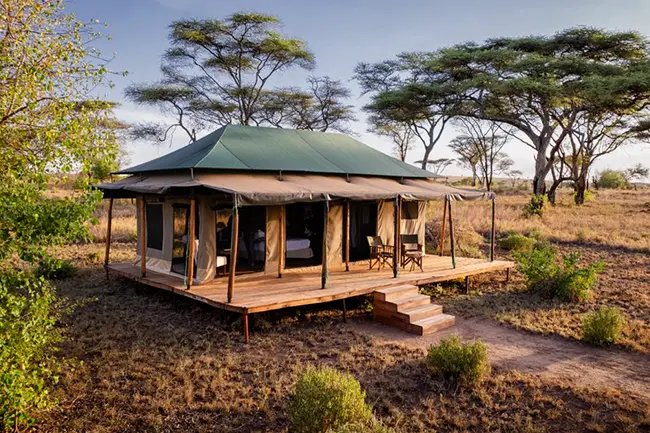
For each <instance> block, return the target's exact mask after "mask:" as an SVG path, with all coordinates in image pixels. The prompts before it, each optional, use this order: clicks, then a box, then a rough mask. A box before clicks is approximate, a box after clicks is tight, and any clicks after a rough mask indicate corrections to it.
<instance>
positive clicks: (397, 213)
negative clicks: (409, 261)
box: [393, 197, 402, 278]
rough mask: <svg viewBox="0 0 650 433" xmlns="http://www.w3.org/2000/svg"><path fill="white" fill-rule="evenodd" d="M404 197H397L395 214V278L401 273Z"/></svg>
mask: <svg viewBox="0 0 650 433" xmlns="http://www.w3.org/2000/svg"><path fill="white" fill-rule="evenodd" d="M401 211H402V199H401V198H400V197H397V198H396V199H395V215H394V216H393V223H394V225H393V235H394V241H393V248H394V249H393V278H397V276H398V275H399V261H400V245H399V232H400V222H401V217H402V215H401Z"/></svg>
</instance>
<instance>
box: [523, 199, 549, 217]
mask: <svg viewBox="0 0 650 433" xmlns="http://www.w3.org/2000/svg"><path fill="white" fill-rule="evenodd" d="M546 201H547V199H546V196H545V195H533V196H532V197H531V198H530V202H529V203H528V204H527V205H526V206H524V211H523V216H524V218H530V217H531V216H534V215H537V216H539V217H541V216H542V215H544V210H545V209H546Z"/></svg>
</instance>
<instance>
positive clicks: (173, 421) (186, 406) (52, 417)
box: [37, 243, 650, 432]
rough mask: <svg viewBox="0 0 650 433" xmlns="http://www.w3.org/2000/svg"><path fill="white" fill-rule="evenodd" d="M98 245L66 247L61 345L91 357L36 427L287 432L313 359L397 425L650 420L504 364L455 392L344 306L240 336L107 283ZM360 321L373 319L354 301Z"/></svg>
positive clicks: (596, 427)
mask: <svg viewBox="0 0 650 433" xmlns="http://www.w3.org/2000/svg"><path fill="white" fill-rule="evenodd" d="M101 248H102V247H101V245H99V244H95V245H81V246H71V247H68V248H66V249H65V250H64V251H62V252H61V255H63V256H66V257H67V258H70V259H73V260H74V261H75V263H76V264H77V265H78V266H79V267H80V268H82V269H81V272H80V274H79V275H78V276H77V277H75V278H74V279H71V280H68V281H63V282H60V283H58V284H57V287H58V290H59V292H60V294H61V295H64V296H67V297H69V298H70V299H71V300H73V301H83V302H84V305H83V306H81V307H78V308H77V310H76V311H75V312H74V313H73V315H72V316H70V317H69V318H68V319H67V321H66V326H67V329H68V335H69V337H70V339H69V341H68V343H66V345H65V346H64V347H63V348H62V351H61V354H62V355H64V356H67V357H75V358H77V359H78V360H80V361H82V362H83V363H82V364H81V365H80V366H79V367H78V368H76V369H75V370H74V371H67V372H65V374H64V375H63V376H62V379H61V382H60V384H59V385H58V386H57V388H56V395H57V396H58V397H59V398H60V399H61V405H60V408H59V409H57V410H55V411H53V412H50V413H49V414H43V415H42V416H41V417H40V422H39V424H38V426H37V428H38V430H39V431H48V432H63V431H65V432H73V431H74V432H81V431H93V432H109V431H110V432H115V431H124V432H126V431H129V432H131V431H147V432H148V431H162V432H169V431H179V432H180V431H183V432H185V431H193V432H203V431H224V432H226V431H242V432H275V431H277V432H282V431H286V428H287V425H288V416H287V407H288V396H289V394H290V392H291V390H292V387H293V385H294V383H295V380H296V378H297V375H298V373H299V372H300V371H301V370H302V369H303V368H304V367H305V366H306V365H307V364H309V363H312V364H327V365H333V366H335V367H336V368H339V369H342V370H347V371H350V372H351V373H352V374H353V375H354V376H355V377H356V378H357V379H358V380H359V381H360V382H361V384H362V386H363V387H364V389H365V390H366V391H367V395H368V400H369V403H371V404H372V405H373V407H374V412H375V415H376V416H378V417H379V418H381V420H382V421H383V422H385V423H386V424H388V425H390V426H393V427H396V428H397V429H398V430H399V431H401V432H428V431H432V430H436V431H441V432H452V431H453V432H457V431H533V432H538V431H539V432H542V431H565V432H573V431H576V432H577V431H639V430H642V429H648V428H650V412H649V408H648V405H647V402H643V401H640V400H638V399H635V398H633V397H630V396H628V395H623V394H621V393H618V392H616V391H609V392H603V391H589V390H585V389H575V388H571V387H569V386H567V385H565V384H562V383H558V382H553V381H548V380H542V379H539V378H537V377H535V376H532V375H522V374H519V373H517V372H512V371H505V370H501V371H499V370H497V371H495V372H494V373H493V374H492V376H491V377H490V378H489V379H488V380H487V381H485V382H484V383H483V384H482V385H481V386H480V387H478V388H476V389H470V390H462V389H460V390H459V389H455V388H454V387H450V386H449V385H445V384H444V383H441V382H438V381H436V380H434V379H432V378H431V377H430V376H429V375H428V373H427V369H426V367H425V366H424V364H423V356H424V355H423V353H422V351H420V350H417V349H412V348H407V347H404V346H398V345H387V344H376V343H374V342H373V340H372V339H371V338H369V337H367V336H365V335H362V334H358V333H355V332H353V331H351V330H350V328H348V327H347V326H345V325H344V324H343V323H342V321H341V320H340V315H339V312H337V311H332V310H329V311H328V310H322V311H317V310H313V311H311V312H310V311H309V310H307V314H300V315H298V314H295V310H289V311H286V312H284V314H282V313H275V314H273V315H267V316H259V317H258V316H253V323H252V326H253V329H252V330H253V339H252V344H250V345H248V346H245V345H243V344H242V342H241V340H242V339H241V334H240V322H239V317H238V316H237V315H232V314H228V313H225V312H220V311H218V310H215V309H211V308H209V307H207V306H203V305H202V304H199V303H196V302H192V301H189V300H184V299H180V298H174V296H173V295H171V294H166V293H163V292H160V291H156V290H155V289H146V288H139V289H137V288H136V286H135V285H133V284H131V283H128V282H125V281H119V280H114V281H111V282H110V283H106V281H105V279H104V273H103V270H102V269H101V266H100V264H99V262H100V258H99V257H98V254H97V253H98V252H99V251H101ZM133 250H134V246H133V244H119V243H118V244H115V245H114V247H113V253H112V255H113V257H114V258H115V260H128V259H130V258H132V257H133ZM304 311H305V310H303V312H304ZM353 320H370V318H369V317H368V316H367V315H366V314H365V313H363V312H361V311H360V310H356V314H355V316H354V317H353Z"/></svg>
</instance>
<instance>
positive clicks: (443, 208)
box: [440, 196, 447, 257]
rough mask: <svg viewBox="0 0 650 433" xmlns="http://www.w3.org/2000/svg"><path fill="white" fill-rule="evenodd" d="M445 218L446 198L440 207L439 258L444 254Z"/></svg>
mask: <svg viewBox="0 0 650 433" xmlns="http://www.w3.org/2000/svg"><path fill="white" fill-rule="evenodd" d="M446 218H447V196H445V202H444V206H443V207H442V227H440V257H442V255H443V254H444V253H445V219H446Z"/></svg>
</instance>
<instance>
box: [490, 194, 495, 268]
mask: <svg viewBox="0 0 650 433" xmlns="http://www.w3.org/2000/svg"><path fill="white" fill-rule="evenodd" d="M495 219H496V199H494V198H493V199H492V226H491V229H490V261H491V262H493V261H494V248H495V247H494V246H495V239H496V224H495Z"/></svg>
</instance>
